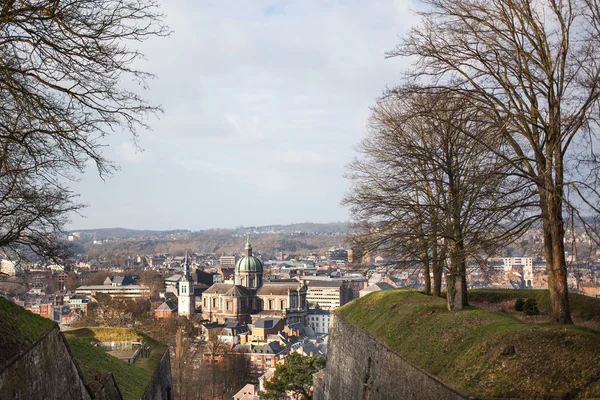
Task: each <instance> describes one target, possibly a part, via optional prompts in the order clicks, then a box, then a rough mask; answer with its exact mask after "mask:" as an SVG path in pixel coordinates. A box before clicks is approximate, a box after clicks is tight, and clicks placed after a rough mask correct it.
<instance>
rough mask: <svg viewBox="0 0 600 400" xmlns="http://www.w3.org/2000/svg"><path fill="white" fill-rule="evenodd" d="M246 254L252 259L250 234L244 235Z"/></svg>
mask: <svg viewBox="0 0 600 400" xmlns="http://www.w3.org/2000/svg"><path fill="white" fill-rule="evenodd" d="M246 253H247V254H248V257H252V246H251V245H250V234H249V233H246Z"/></svg>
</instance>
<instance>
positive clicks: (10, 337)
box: [0, 297, 56, 368]
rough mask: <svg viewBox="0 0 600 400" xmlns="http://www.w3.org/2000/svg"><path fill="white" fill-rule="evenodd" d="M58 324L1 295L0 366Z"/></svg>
mask: <svg viewBox="0 0 600 400" xmlns="http://www.w3.org/2000/svg"><path fill="white" fill-rule="evenodd" d="M54 326H56V324H55V323H54V322H52V321H50V320H49V319H46V318H43V317H40V316H39V315H36V314H34V313H32V312H30V311H27V310H25V309H24V308H23V307H21V306H19V305H16V304H14V303H12V302H10V301H9V300H6V299H5V298H3V297H0V368H2V367H3V366H4V364H5V363H6V362H7V361H9V360H10V359H11V358H12V357H14V356H15V355H17V354H19V353H21V352H23V351H25V350H27V349H28V348H29V346H31V344H32V343H33V342H35V341H36V339H38V338H39V337H40V336H42V335H43V334H44V333H46V332H48V331H49V330H50V329H52V328H53V327H54Z"/></svg>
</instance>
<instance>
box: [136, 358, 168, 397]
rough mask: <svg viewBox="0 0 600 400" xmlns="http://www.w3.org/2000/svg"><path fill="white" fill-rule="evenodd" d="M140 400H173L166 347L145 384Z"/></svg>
mask: <svg viewBox="0 0 600 400" xmlns="http://www.w3.org/2000/svg"><path fill="white" fill-rule="evenodd" d="M142 400H173V381H172V378H171V359H170V357H169V349H168V348H167V349H166V350H165V352H164V354H163V356H162V358H161V359H160V364H158V367H157V368H156V370H155V371H154V375H152V379H151V380H150V382H149V383H148V386H146V391H145V392H144V395H143V396H142Z"/></svg>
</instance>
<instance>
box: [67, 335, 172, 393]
mask: <svg viewBox="0 0 600 400" xmlns="http://www.w3.org/2000/svg"><path fill="white" fill-rule="evenodd" d="M64 334H65V337H66V339H67V341H68V342H69V345H70V347H71V351H72V352H73V356H74V357H75V360H76V361H77V363H78V364H79V367H80V368H81V370H82V372H83V374H84V376H85V379H86V382H87V383H88V385H90V386H91V387H92V389H93V386H94V383H95V382H96V381H97V379H98V378H100V377H102V376H104V375H105V374H106V373H107V372H112V374H113V375H114V377H115V380H116V381H117V385H118V386H119V390H120V391H121V394H122V395H123V398H124V399H139V398H141V397H142V395H143V394H144V391H145V390H146V386H147V385H148V382H149V381H150V379H151V378H152V375H153V374H154V371H155V369H156V367H157V366H158V364H159V362H160V359H161V358H162V355H163V353H164V351H165V349H166V346H165V345H163V344H162V343H159V342H157V341H156V340H154V339H152V338H151V337H149V336H146V335H144V334H143V333H139V332H136V331H134V330H133V329H128V328H98V327H93V328H81V329H74V330H69V331H66V332H64ZM140 337H141V338H143V340H144V341H145V342H146V343H148V344H150V345H151V346H152V353H151V355H150V357H149V358H139V359H138V361H137V362H136V363H135V364H129V363H127V362H125V361H122V360H119V359H118V358H116V357H113V356H111V355H109V354H107V353H106V352H104V351H103V350H102V349H100V348H99V347H96V346H94V345H93V343H95V342H106V341H113V340H114V341H125V340H131V339H137V338H140Z"/></svg>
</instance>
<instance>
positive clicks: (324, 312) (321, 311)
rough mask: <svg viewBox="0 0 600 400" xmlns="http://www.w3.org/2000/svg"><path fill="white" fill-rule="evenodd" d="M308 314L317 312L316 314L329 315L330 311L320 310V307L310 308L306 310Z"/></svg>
mask: <svg viewBox="0 0 600 400" xmlns="http://www.w3.org/2000/svg"><path fill="white" fill-rule="evenodd" d="M308 313H309V314H317V315H329V314H330V311H329V310H321V309H320V308H312V309H310V310H308Z"/></svg>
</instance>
